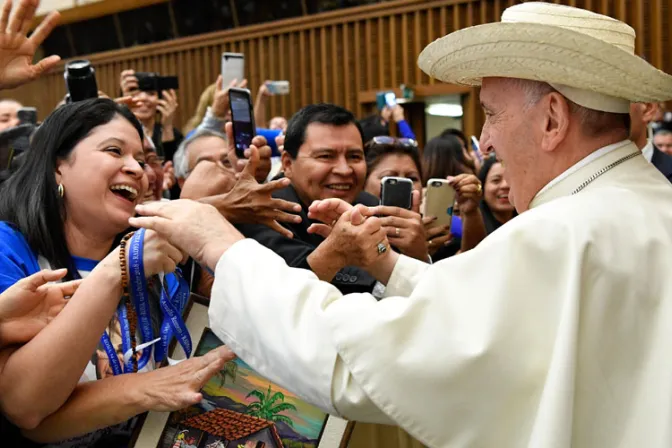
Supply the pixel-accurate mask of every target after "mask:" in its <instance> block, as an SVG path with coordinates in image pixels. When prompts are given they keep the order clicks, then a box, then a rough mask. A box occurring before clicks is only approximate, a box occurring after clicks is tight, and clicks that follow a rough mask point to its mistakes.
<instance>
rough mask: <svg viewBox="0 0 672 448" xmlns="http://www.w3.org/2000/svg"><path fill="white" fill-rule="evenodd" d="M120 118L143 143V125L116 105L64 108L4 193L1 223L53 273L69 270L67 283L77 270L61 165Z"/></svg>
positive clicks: (101, 102) (38, 135)
mask: <svg viewBox="0 0 672 448" xmlns="http://www.w3.org/2000/svg"><path fill="white" fill-rule="evenodd" d="M117 116H121V117H123V118H125V119H126V120H128V121H129V122H130V123H131V124H132V125H133V126H134V127H135V129H136V130H137V131H138V136H139V138H140V140H141V141H142V135H143V134H142V126H141V125H140V122H138V120H137V119H136V118H135V116H134V115H133V114H132V113H131V112H130V111H129V110H128V109H127V108H126V107H125V106H120V105H118V104H117V103H115V102H114V101H112V100H109V99H92V100H86V101H80V102H76V103H72V104H66V105H64V106H61V107H59V108H58V109H56V110H55V111H54V112H52V113H51V115H49V117H47V119H46V120H45V121H44V123H42V125H41V126H40V127H39V129H38V130H37V132H35V135H34V136H33V140H32V142H31V145H30V150H29V151H28V152H27V153H26V154H25V157H24V160H23V161H22V163H21V165H20V167H19V168H18V170H17V171H16V172H15V173H14V174H13V175H12V176H11V177H10V178H9V179H8V180H7V181H6V182H5V184H4V185H3V188H2V195H1V197H0V221H7V222H8V223H10V224H11V225H13V226H14V227H15V228H16V229H17V230H19V231H20V232H21V233H22V234H23V236H24V237H25V238H26V240H27V241H28V244H29V245H30V247H31V249H32V250H33V251H35V252H36V253H37V254H39V255H42V256H44V257H45V258H46V259H47V260H48V261H49V264H50V265H51V267H52V269H59V268H68V269H69V273H68V278H72V272H73V269H74V266H73V264H72V257H71V254H70V251H69V250H68V246H67V242H66V239H65V229H64V223H65V207H64V204H63V201H62V200H61V198H60V196H59V195H58V185H57V184H56V175H55V170H56V165H57V163H58V161H59V160H65V159H67V158H68V157H69V156H70V153H71V152H72V150H73V149H74V147H75V146H76V145H77V143H79V142H80V141H81V140H82V139H84V138H85V137H86V136H88V135H89V134H90V133H91V131H92V130H93V129H94V128H96V127H98V126H101V125H104V124H106V123H109V122H110V121H112V119H114V118H115V117H117Z"/></svg>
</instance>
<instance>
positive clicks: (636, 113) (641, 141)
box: [630, 103, 672, 182]
mask: <svg viewBox="0 0 672 448" xmlns="http://www.w3.org/2000/svg"><path fill="white" fill-rule="evenodd" d="M659 107H660V106H659V105H658V104H656V103H633V104H632V105H631V106H630V121H631V124H630V140H632V141H633V142H634V143H635V144H636V145H637V147H638V148H639V149H640V150H641V151H642V155H643V156H644V157H645V158H646V160H648V161H649V162H651V163H652V164H653V166H655V167H656V168H658V170H659V171H660V172H661V173H663V175H664V176H665V177H666V178H667V179H668V180H669V181H670V182H672V156H669V155H667V154H665V153H664V152H662V151H660V150H659V149H658V148H656V147H655V145H654V144H653V142H652V141H651V140H649V132H648V125H649V123H651V121H653V119H654V117H655V116H656V115H657V113H658V108H659ZM661 129H662V130H665V129H666V128H665V127H662V128H659V129H658V130H657V132H662V131H660V130H661Z"/></svg>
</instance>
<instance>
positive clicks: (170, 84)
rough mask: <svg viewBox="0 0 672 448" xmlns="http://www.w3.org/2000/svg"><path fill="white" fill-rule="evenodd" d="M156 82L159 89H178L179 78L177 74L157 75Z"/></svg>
mask: <svg viewBox="0 0 672 448" xmlns="http://www.w3.org/2000/svg"><path fill="white" fill-rule="evenodd" d="M157 83H158V88H159V91H161V90H179V89H180V80H179V78H178V77H177V76H159V78H158V82H157Z"/></svg>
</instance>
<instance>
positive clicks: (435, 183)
mask: <svg viewBox="0 0 672 448" xmlns="http://www.w3.org/2000/svg"><path fill="white" fill-rule="evenodd" d="M454 206H455V189H454V188H453V187H451V186H450V184H449V183H448V181H447V180H446V179H429V181H427V196H426V202H425V216H434V217H436V221H435V223H436V224H438V225H442V226H450V221H451V220H452V218H453V207H454Z"/></svg>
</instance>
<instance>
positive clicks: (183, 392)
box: [136, 347, 236, 412]
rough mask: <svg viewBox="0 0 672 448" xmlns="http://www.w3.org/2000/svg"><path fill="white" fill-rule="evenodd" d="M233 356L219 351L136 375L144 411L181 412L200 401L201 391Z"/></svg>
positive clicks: (225, 348)
mask: <svg viewBox="0 0 672 448" xmlns="http://www.w3.org/2000/svg"><path fill="white" fill-rule="evenodd" d="M235 356H236V355H234V353H233V352H232V351H231V350H230V349H229V348H227V347H219V348H217V349H215V350H212V351H210V352H208V353H207V354H206V355H204V356H200V357H196V358H191V359H187V360H185V361H182V362H180V363H179V364H177V365H173V366H170V367H164V368H161V369H157V370H154V371H151V372H148V373H139V374H137V375H138V378H139V379H140V380H141V381H139V382H138V384H137V391H136V393H138V394H141V395H139V396H141V397H143V398H144V403H145V409H147V410H149V411H158V412H170V411H177V410H180V409H184V408H186V407H187V406H191V405H194V404H197V403H199V402H200V401H201V400H202V399H203V395H202V394H201V392H200V391H201V389H202V388H203V386H205V384H206V383H207V382H208V381H209V380H210V378H212V377H213V376H214V375H215V374H216V373H217V372H219V371H220V370H222V368H223V367H224V364H225V363H226V362H229V361H231V360H233V359H234V358H235Z"/></svg>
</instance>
